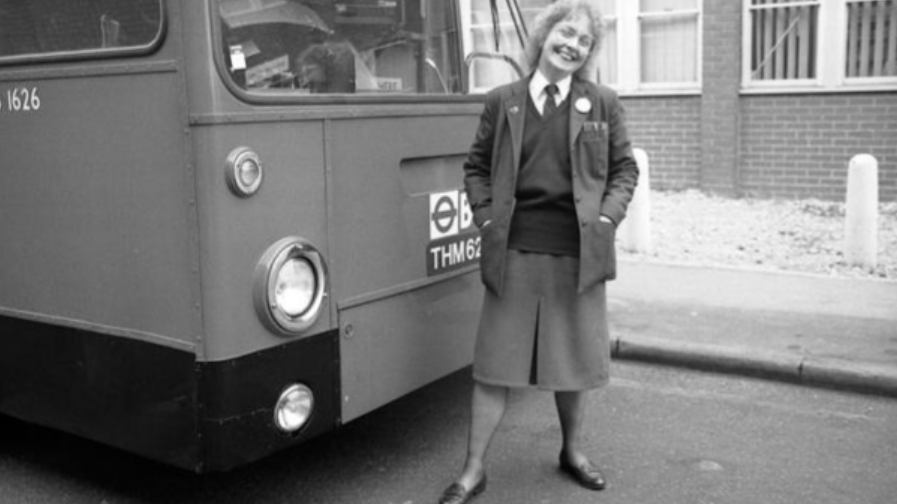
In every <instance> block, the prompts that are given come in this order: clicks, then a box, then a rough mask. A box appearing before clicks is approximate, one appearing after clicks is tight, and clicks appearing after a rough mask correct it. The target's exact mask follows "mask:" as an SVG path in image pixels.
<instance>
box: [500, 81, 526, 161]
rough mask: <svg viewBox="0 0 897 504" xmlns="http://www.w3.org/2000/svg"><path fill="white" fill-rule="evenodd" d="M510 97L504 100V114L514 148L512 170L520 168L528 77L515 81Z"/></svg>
mask: <svg viewBox="0 0 897 504" xmlns="http://www.w3.org/2000/svg"><path fill="white" fill-rule="evenodd" d="M512 89H513V90H512V94H511V97H510V98H508V99H507V100H505V114H506V115H507V119H508V127H509V128H510V129H511V145H512V147H513V150H514V170H515V171H516V170H517V169H519V168H520V153H521V152H522V150H523V124H524V121H525V120H526V99H527V96H528V95H529V78H526V79H521V80H519V81H517V82H516V83H515V84H514V85H513V88H512Z"/></svg>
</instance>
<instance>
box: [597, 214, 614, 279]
mask: <svg viewBox="0 0 897 504" xmlns="http://www.w3.org/2000/svg"><path fill="white" fill-rule="evenodd" d="M616 235H617V230H616V227H615V226H614V225H613V224H609V223H606V222H599V223H598V224H597V225H596V229H595V240H594V243H593V248H592V254H593V256H592V260H593V264H592V266H593V267H594V271H593V273H592V278H593V280H594V281H595V282H604V281H607V280H613V279H615V278H617V249H616V244H615V240H616Z"/></svg>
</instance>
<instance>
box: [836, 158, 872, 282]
mask: <svg viewBox="0 0 897 504" xmlns="http://www.w3.org/2000/svg"><path fill="white" fill-rule="evenodd" d="M845 213H846V215H845V218H844V257H845V259H846V260H847V264H849V265H858V266H864V267H867V268H874V267H875V266H876V265H877V264H878V161H877V160H876V159H875V158H874V157H872V156H870V155H869V154H858V155H856V156H854V157H853V158H852V159H851V160H850V165H849V167H848V170H847V205H846V212H845Z"/></svg>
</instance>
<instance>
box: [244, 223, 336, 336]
mask: <svg viewBox="0 0 897 504" xmlns="http://www.w3.org/2000/svg"><path fill="white" fill-rule="evenodd" d="M326 284H327V273H326V271H325V268H324V261H323V259H322V258H321V254H320V253H319V252H318V251H317V249H315V248H314V247H313V246H312V245H311V244H310V243H308V242H307V241H305V240H303V239H302V238H298V237H292V236H291V237H288V238H284V239H282V240H280V241H278V242H277V243H275V244H274V245H272V246H271V247H269V248H268V250H267V251H266V252H265V253H264V255H262V258H261V259H260V260H259V262H258V265H257V266H256V270H255V276H254V278H253V301H254V304H255V309H256V313H257V314H258V316H259V318H260V319H261V320H262V323H264V324H265V326H266V327H268V328H269V329H271V330H272V331H274V332H276V333H280V334H285V335H294V334H298V333H300V332H302V331H304V330H306V329H308V328H309V327H311V326H312V324H314V323H315V320H317V318H318V315H319V314H320V312H321V308H322V307H323V304H324V297H325V295H326Z"/></svg>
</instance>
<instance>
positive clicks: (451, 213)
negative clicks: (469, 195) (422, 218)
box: [430, 194, 458, 236]
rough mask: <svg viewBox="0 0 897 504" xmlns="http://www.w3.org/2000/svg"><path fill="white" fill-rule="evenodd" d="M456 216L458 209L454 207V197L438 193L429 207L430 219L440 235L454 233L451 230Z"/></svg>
mask: <svg viewBox="0 0 897 504" xmlns="http://www.w3.org/2000/svg"><path fill="white" fill-rule="evenodd" d="M457 216H458V209H457V208H456V207H455V198H453V197H452V196H451V195H449V194H442V195H439V197H438V198H437V199H436V203H435V205H434V206H433V208H432V209H431V213H430V221H431V223H432V225H433V226H434V227H435V228H436V231H437V232H438V234H439V235H440V236H445V235H448V234H454V233H452V230H453V228H454V226H455V217H457ZM455 232H457V231H455Z"/></svg>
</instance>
